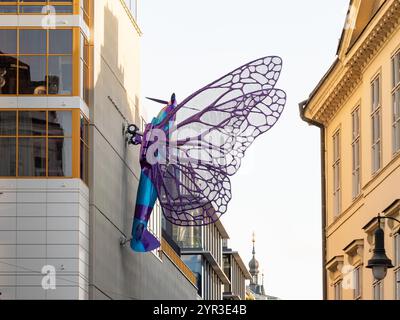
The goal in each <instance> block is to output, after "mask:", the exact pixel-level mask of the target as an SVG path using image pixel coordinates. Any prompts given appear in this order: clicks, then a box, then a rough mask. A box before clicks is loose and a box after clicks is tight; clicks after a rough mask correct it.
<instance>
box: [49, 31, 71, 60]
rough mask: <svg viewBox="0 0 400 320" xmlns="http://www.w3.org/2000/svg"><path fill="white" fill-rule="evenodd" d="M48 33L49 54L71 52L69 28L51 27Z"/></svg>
mask: <svg viewBox="0 0 400 320" xmlns="http://www.w3.org/2000/svg"><path fill="white" fill-rule="evenodd" d="M49 33H50V34H49V53H50V54H72V30H71V29H53V30H50V31H49Z"/></svg>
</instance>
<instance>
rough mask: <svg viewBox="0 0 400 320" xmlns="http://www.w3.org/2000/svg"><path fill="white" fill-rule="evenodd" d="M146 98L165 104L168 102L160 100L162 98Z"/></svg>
mask: <svg viewBox="0 0 400 320" xmlns="http://www.w3.org/2000/svg"><path fill="white" fill-rule="evenodd" d="M146 99H148V100H151V101H153V102H157V103H161V104H164V105H166V104H168V101H164V100H160V99H154V98H149V97H146Z"/></svg>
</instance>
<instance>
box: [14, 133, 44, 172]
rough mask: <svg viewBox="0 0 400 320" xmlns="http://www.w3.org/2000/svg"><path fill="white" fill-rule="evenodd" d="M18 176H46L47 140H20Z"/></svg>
mask: <svg viewBox="0 0 400 320" xmlns="http://www.w3.org/2000/svg"><path fill="white" fill-rule="evenodd" d="M18 175H19V176H20V177H44V176H46V139H45V138H20V139H19V141H18Z"/></svg>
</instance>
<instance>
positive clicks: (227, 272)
mask: <svg viewBox="0 0 400 320" xmlns="http://www.w3.org/2000/svg"><path fill="white" fill-rule="evenodd" d="M165 228H166V230H167V232H168V233H170V234H171V235H172V239H173V241H174V242H175V243H176V244H177V245H178V246H179V247H180V250H181V255H182V260H183V261H184V262H185V263H186V265H188V266H189V268H190V269H191V270H192V272H193V273H194V274H195V275H196V280H197V282H196V284H197V288H198V296H199V298H200V299H204V300H222V299H237V300H240V299H245V296H246V280H247V279H250V278H251V275H250V273H249V271H248V270H247V269H246V266H245V265H244V263H243V261H242V259H241V258H240V255H239V254H238V253H237V252H234V251H232V250H231V249H228V248H227V241H228V239H229V235H228V233H227V231H226V230H225V228H224V226H223V224H222V222H221V221H218V222H216V223H215V224H211V225H208V226H204V227H190V228H187V227H178V226H172V225H171V224H168V223H165Z"/></svg>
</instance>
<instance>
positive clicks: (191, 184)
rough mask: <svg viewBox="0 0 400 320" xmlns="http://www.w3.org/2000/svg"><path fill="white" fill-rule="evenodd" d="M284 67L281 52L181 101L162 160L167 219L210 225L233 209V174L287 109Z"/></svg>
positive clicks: (162, 196)
mask: <svg viewBox="0 0 400 320" xmlns="http://www.w3.org/2000/svg"><path fill="white" fill-rule="evenodd" d="M281 67H282V65H281V60H280V58H277V57H267V58H262V59H258V60H256V61H253V62H251V63H249V64H247V65H245V66H243V67H241V68H238V69H236V70H235V71H233V72H231V73H229V74H228V75H226V76H224V77H222V78H221V79H219V80H217V81H215V82H213V83H212V84H210V85H208V86H206V87H204V88H203V89H201V90H199V91H198V92H197V93H196V94H194V95H192V96H190V97H189V98H187V99H186V100H184V101H183V102H182V103H181V104H179V105H178V106H177V107H176V109H175V110H174V112H173V115H172V116H173V117H175V118H176V122H175V126H174V127H172V128H171V130H170V134H169V143H170V149H169V157H168V161H167V163H164V164H159V165H158V166H157V176H158V179H157V181H158V183H157V190H158V195H159V200H160V204H161V206H162V208H163V212H164V215H165V217H166V218H167V220H169V221H171V222H172V223H174V224H176V225H184V226H193V225H206V224H209V223H213V222H215V221H216V220H218V219H219V218H220V216H221V215H222V214H224V213H225V212H226V211H227V207H228V203H229V201H230V200H231V197H232V195H231V184H230V179H229V176H231V175H233V174H235V173H236V172H237V170H238V169H239V167H240V164H241V159H242V158H243V157H244V155H245V152H246V150H247V148H248V147H249V146H250V145H251V144H252V143H253V141H254V140H255V139H256V138H257V137H258V136H259V135H261V134H262V133H264V132H266V131H268V130H269V129H270V128H271V127H272V126H273V125H274V124H275V123H276V122H277V120H278V119H279V118H280V116H281V114H282V111H283V108H284V105H285V103H286V95H285V93H284V92H283V91H281V90H279V89H275V88H274V86H275V84H276V81H277V80H278V78H279V74H280V71H281ZM161 125H165V123H162V124H161Z"/></svg>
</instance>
